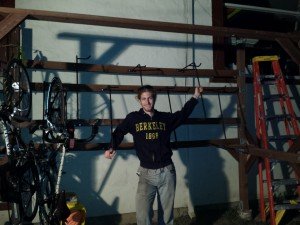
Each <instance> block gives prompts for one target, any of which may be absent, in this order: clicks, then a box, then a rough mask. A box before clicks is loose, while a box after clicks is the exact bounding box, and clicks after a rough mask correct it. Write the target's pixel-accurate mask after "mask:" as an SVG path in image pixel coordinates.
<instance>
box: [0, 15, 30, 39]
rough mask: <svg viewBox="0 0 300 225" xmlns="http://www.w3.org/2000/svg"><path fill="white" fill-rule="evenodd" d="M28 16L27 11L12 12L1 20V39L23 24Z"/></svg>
mask: <svg viewBox="0 0 300 225" xmlns="http://www.w3.org/2000/svg"><path fill="white" fill-rule="evenodd" d="M26 17H27V14H26V13H20V14H15V13H10V14H8V15H7V16H6V17H4V19H3V20H1V21H0V40H1V39H2V38H3V37H5V36H6V35H7V34H8V33H9V32H11V31H12V30H13V29H14V28H16V27H17V26H18V25H19V24H21V23H22V22H23V21H24V20H25V19H26Z"/></svg>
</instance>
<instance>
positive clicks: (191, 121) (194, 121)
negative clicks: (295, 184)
mask: <svg viewBox="0 0 300 225" xmlns="http://www.w3.org/2000/svg"><path fill="white" fill-rule="evenodd" d="M123 120H124V119H112V120H110V119H100V121H99V122H100V123H99V126H110V125H113V126H117V125H119V124H120V123H121V122H122V121H123ZM69 122H70V123H72V124H73V125H74V126H75V128H76V127H84V126H85V127H89V126H92V125H93V124H95V123H96V122H97V120H96V119H90V120H84V119H70V120H68V123H69ZM239 123H240V120H239V119H238V118H188V119H187V120H186V121H185V122H184V123H183V124H185V125H216V124H225V125H238V124H239ZM13 125H14V126H15V127H18V128H29V129H30V130H32V132H33V131H35V130H38V129H40V127H41V126H44V125H46V121H45V120H32V121H25V122H21V123H17V122H13Z"/></svg>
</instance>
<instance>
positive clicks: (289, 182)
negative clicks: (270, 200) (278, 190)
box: [272, 178, 299, 186]
mask: <svg viewBox="0 0 300 225" xmlns="http://www.w3.org/2000/svg"><path fill="white" fill-rule="evenodd" d="M272 184H273V185H278V186H279V185H295V184H299V182H298V180H296V179H293V178H291V179H273V180H272Z"/></svg>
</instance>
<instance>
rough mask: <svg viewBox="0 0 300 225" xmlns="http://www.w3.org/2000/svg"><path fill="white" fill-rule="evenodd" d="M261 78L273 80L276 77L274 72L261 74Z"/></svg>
mask: <svg viewBox="0 0 300 225" xmlns="http://www.w3.org/2000/svg"><path fill="white" fill-rule="evenodd" d="M259 78H260V79H272V80H275V79H276V77H275V75H274V74H260V75H259Z"/></svg>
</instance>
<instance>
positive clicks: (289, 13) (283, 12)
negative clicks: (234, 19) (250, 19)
mask: <svg viewBox="0 0 300 225" xmlns="http://www.w3.org/2000/svg"><path fill="white" fill-rule="evenodd" d="M224 5H225V7H226V8H232V9H242V10H249V11H256V12H265V13H274V14H281V15H287V16H295V17H299V16H300V12H297V11H289V10H283V9H274V8H266V7H259V6H252V5H241V4H233V3H225V4H224Z"/></svg>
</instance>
